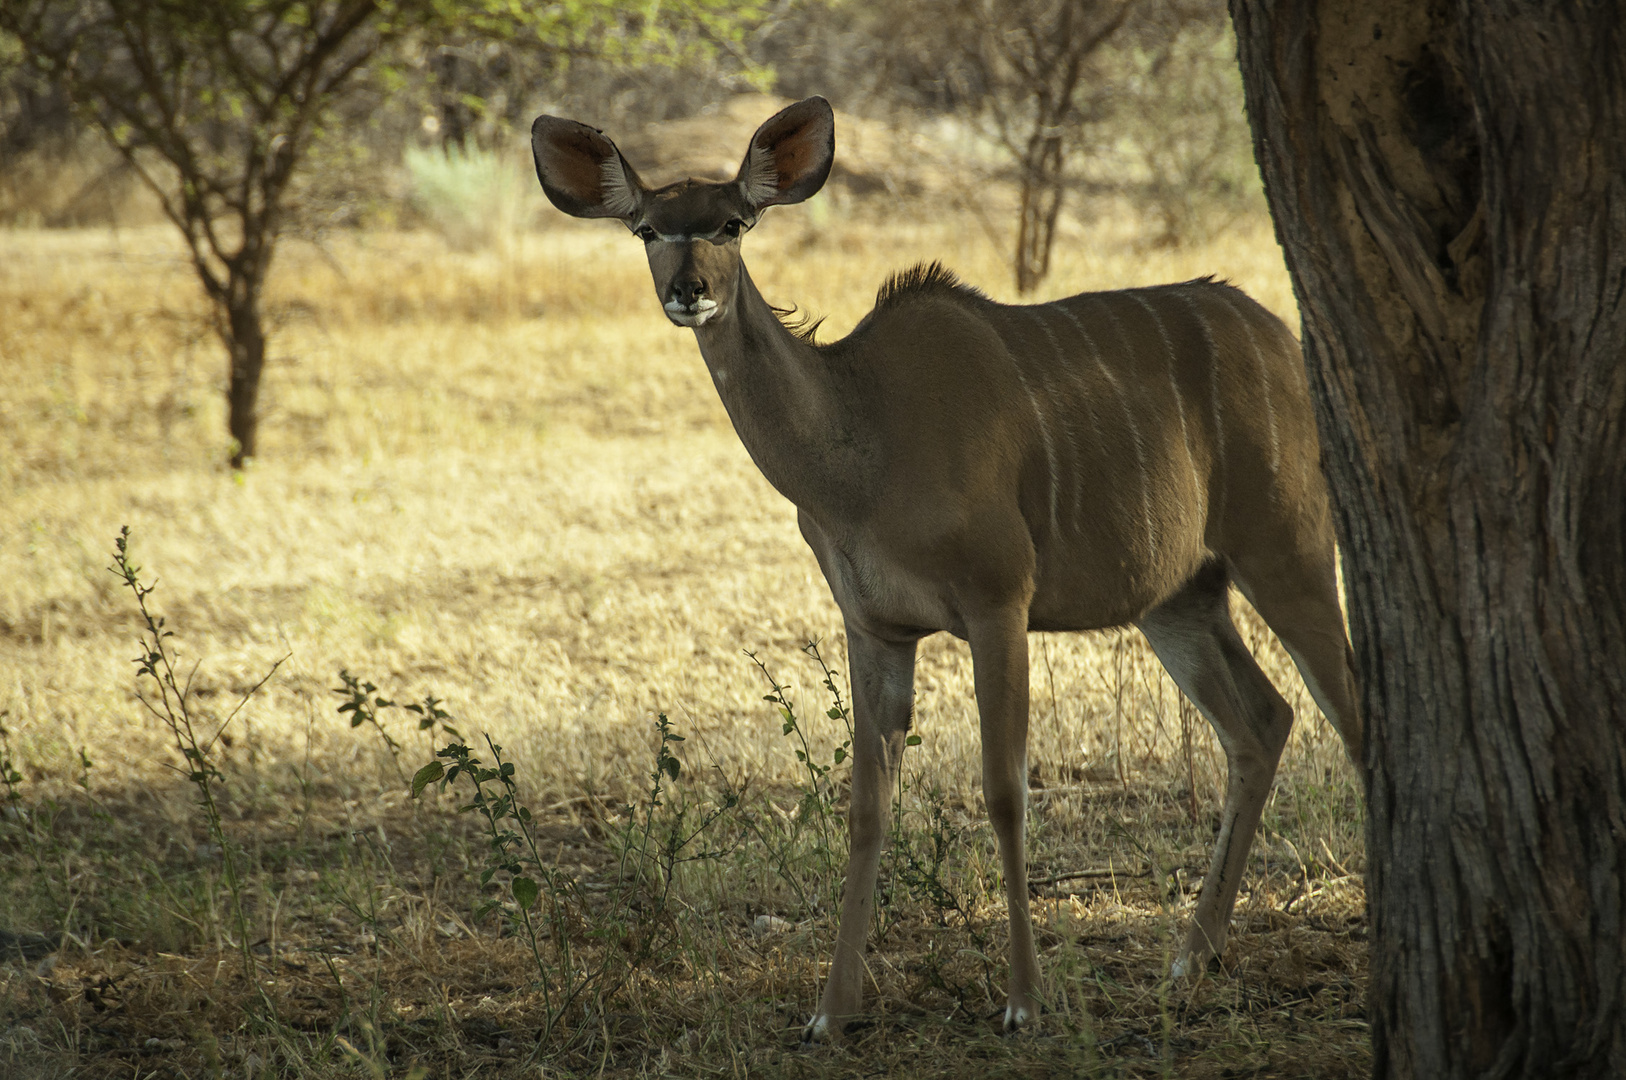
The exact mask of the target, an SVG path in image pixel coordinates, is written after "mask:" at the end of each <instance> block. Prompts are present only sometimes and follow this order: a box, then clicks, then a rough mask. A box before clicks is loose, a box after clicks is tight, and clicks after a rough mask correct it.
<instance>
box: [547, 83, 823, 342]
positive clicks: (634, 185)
mask: <svg viewBox="0 0 1626 1080" xmlns="http://www.w3.org/2000/svg"><path fill="white" fill-rule="evenodd" d="M531 152H532V153H533V154H534V155H535V156H536V176H537V179H538V180H540V181H542V190H543V191H544V192H546V193H547V196H548V200H549V201H550V202H552V203H553V205H554V206H557V207H558V208H559V209H560V210H563V211H564V212H565V213H567V214H571V215H574V216H575V217H582V218H596V217H609V218H619V219H620V220H621V221H622V222H623V223H624V224H625V225H626V226H627V228H628V229H631V230H632V233H633V235H634V236H636V237H638V239H640V240H642V241H643V242H644V252H645V254H647V255H648V256H649V269H650V272H651V273H652V274H653V275H654V276H655V294H656V296H658V297H659V298H660V302H661V306H662V307H663V308H664V309H665V311H666V317H667V318H669V319H671V320H672V321H673V322H674V323H676V324H677V325H679V326H702V325H704V324H705V323H707V322H711V321H713V320H721V319H724V318H726V317H727V316H728V315H729V314H730V310H731V305H732V304H733V301H734V296H735V288H736V286H737V285H738V283H739V277H740V237H741V236H742V235H744V234H745V233H746V232H747V231H748V230H749V229H750V228H751V227H752V226H753V225H755V224H756V223H757V217H758V216H759V215H760V214H761V213H762V211H763V210H764V209H766V208H767V207H770V206H775V205H778V204H782V203H798V202H801V201H802V200H803V199H806V198H809V197H810V196H812V195H813V194H814V193H815V192H817V191H818V190H819V188H821V187H823V186H824V180H825V177H827V176H829V175H830V163H831V162H832V161H833V160H834V158H835V152H836V125H835V115H834V113H832V112H831V110H830V103H829V102H828V101H825V100H824V99H823V98H821V97H811V98H808V99H807V100H806V101H798V102H797V103H796V104H794V105H792V106H790V107H789V108H787V109H784V110H783V111H781V112H780V113H778V114H777V115H775V116H774V117H773V118H772V119H770V120H769V121H768V122H767V123H765V124H763V125H762V126H761V127H759V128H757V133H756V134H755V135H753V136H751V145H750V148H749V149H747V150H746V152H745V161H744V162H743V163H741V165H740V171H739V175H737V176H736V177H734V179H733V180H728V181H723V182H720V183H719V182H715V181H710V180H680V181H678V182H677V183H675V184H668V185H667V186H665V187H663V188H656V189H655V190H653V191H651V190H650V189H649V188H647V187H645V186H644V185H643V182H642V181H640V180H639V179H638V174H637V173H636V172H634V171H633V169H632V166H631V165H628V164H627V159H626V158H624V157H622V156H621V151H619V150H617V149H616V148H615V144H614V143H613V142H611V141H610V140H609V139H607V138H605V137H604V133H603V132H601V131H599V130H598V129H597V128H590V127H588V126H587V125H586V124H578V123H577V122H576V121H574V120H562V119H560V118H559V117H557V116H539V117H537V118H536V123H534V124H532V125H531Z"/></svg>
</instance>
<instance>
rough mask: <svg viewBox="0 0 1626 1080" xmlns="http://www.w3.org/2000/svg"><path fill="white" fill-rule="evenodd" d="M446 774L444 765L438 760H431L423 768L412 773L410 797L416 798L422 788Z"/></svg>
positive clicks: (421, 791) (421, 792)
mask: <svg viewBox="0 0 1626 1080" xmlns="http://www.w3.org/2000/svg"><path fill="white" fill-rule="evenodd" d="M445 775H446V766H444V765H442V764H441V763H440V762H438V761H431V762H430V763H429V764H427V765H425V766H424V767H423V768H421V769H419V770H418V771H417V772H415V773H413V774H412V797H413V798H414V799H416V798H417V797H418V796H419V795H422V794H423V789H424V788H426V787H428V786H429V785H430V784H433V783H434V782H435V781H436V780H439V779H440V778H441V777H443V776H445Z"/></svg>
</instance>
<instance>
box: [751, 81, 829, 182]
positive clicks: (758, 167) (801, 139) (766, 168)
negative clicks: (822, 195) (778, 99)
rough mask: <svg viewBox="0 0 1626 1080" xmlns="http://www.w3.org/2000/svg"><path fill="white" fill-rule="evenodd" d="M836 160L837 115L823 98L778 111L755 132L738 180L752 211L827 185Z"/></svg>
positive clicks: (812, 98) (816, 98)
mask: <svg viewBox="0 0 1626 1080" xmlns="http://www.w3.org/2000/svg"><path fill="white" fill-rule="evenodd" d="M835 158H836V114H835V112H834V111H832V110H831V108H830V103H829V102H828V101H826V100H824V99H823V98H821V97H810V98H808V99H807V100H805V101H798V102H797V103H796V104H794V105H791V106H789V107H787V108H785V109H782V110H780V111H779V112H778V113H776V114H775V115H774V116H773V117H772V118H770V119H769V120H768V122H767V123H765V124H763V125H762V126H761V127H759V128H757V133H756V134H755V135H753V136H751V148H750V149H749V150H747V151H746V152H745V161H744V162H743V163H742V164H741V165H740V174H739V176H738V177H736V178H735V182H736V183H738V184H739V185H740V190H741V191H743V192H744V193H745V199H746V201H747V202H749V203H750V204H751V206H752V207H753V208H754V209H757V210H760V209H762V208H763V207H765V206H778V205H782V204H785V203H799V202H801V201H802V200H803V199H808V198H811V197H812V196H813V195H815V194H816V193H817V192H818V190H819V188H821V187H823V186H824V181H825V178H826V177H828V176H829V175H830V165H831V163H833V162H834V161H835Z"/></svg>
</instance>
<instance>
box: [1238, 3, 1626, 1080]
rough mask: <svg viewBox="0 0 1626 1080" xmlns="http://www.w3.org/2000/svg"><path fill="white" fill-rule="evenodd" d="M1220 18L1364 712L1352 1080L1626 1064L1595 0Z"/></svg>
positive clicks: (1603, 34) (1621, 360) (1624, 377)
mask: <svg viewBox="0 0 1626 1080" xmlns="http://www.w3.org/2000/svg"><path fill="white" fill-rule="evenodd" d="M1232 16H1233V19H1234V22H1235V26H1236V31H1237V38H1238V44H1239V49H1240V55H1241V60H1242V69H1243V78H1244V83H1245V85H1246V90H1247V102H1248V111H1249V114H1250V119H1251V122H1252V125H1253V131H1254V145H1255V150H1256V153H1257V155H1258V158H1259V162H1260V165H1261V167H1262V169H1263V172H1264V178H1265V188H1266V193H1267V196H1268V198H1269V200H1270V206H1271V210H1272V213H1273V215H1274V216H1275V220H1276V227H1277V233H1278V236H1279V237H1280V239H1281V242H1282V246H1283V248H1284V249H1285V252H1286V255H1287V262H1288V266H1289V269H1290V270H1291V272H1292V277H1293V284H1294V288H1295V290H1296V292H1297V295H1298V299H1299V303H1300V305H1301V308H1302V311H1303V317H1304V327H1303V337H1304V352H1305V360H1306V363H1307V364H1308V367H1309V373H1310V380H1311V385H1312V387H1313V389H1314V393H1315V397H1316V403H1317V409H1318V414H1319V422H1320V426H1321V432H1322V439H1323V443H1324V452H1323V460H1324V464H1325V468H1326V471H1327V475H1328V479H1329V480H1330V481H1331V484H1332V488H1333V492H1334V498H1335V501H1336V503H1337V520H1338V528H1339V531H1340V539H1341V541H1342V546H1343V553H1344V572H1345V581H1346V586H1347V590H1348V605H1349V619H1350V629H1351V637H1352V639H1353V643H1354V647H1355V657H1356V665H1357V675H1358V678H1359V682H1360V684H1361V690H1362V699H1363V705H1364V708H1365V710H1366V712H1367V715H1368V727H1367V732H1368V734H1367V760H1366V774H1367V775H1366V779H1367V788H1368V795H1369V811H1368V826H1367V842H1368V873H1367V889H1368V897H1369V901H1368V902H1369V905H1370V911H1371V929H1372V983H1371V1002H1370V1007H1369V1010H1368V1012H1369V1016H1370V1019H1371V1023H1372V1033H1373V1042H1374V1049H1375V1053H1376V1074H1377V1075H1378V1076H1383V1077H1388V1076H1406V1077H1428V1078H1435V1077H1470V1076H1472V1077H1493V1076H1494V1077H1512V1076H1530V1077H1534V1076H1543V1077H1549V1076H1578V1077H1579V1076H1585V1077H1600V1078H1601V1077H1620V1076H1626V924H1623V919H1622V895H1623V891H1626V618H1623V614H1626V547H1623V535H1626V31H1623V22H1622V12H1621V7H1620V5H1618V4H1613V3H1604V2H1590V3H1589V2H1575V3H1547V4H1534V3H1513V2H1510V0H1233V6H1232Z"/></svg>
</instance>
